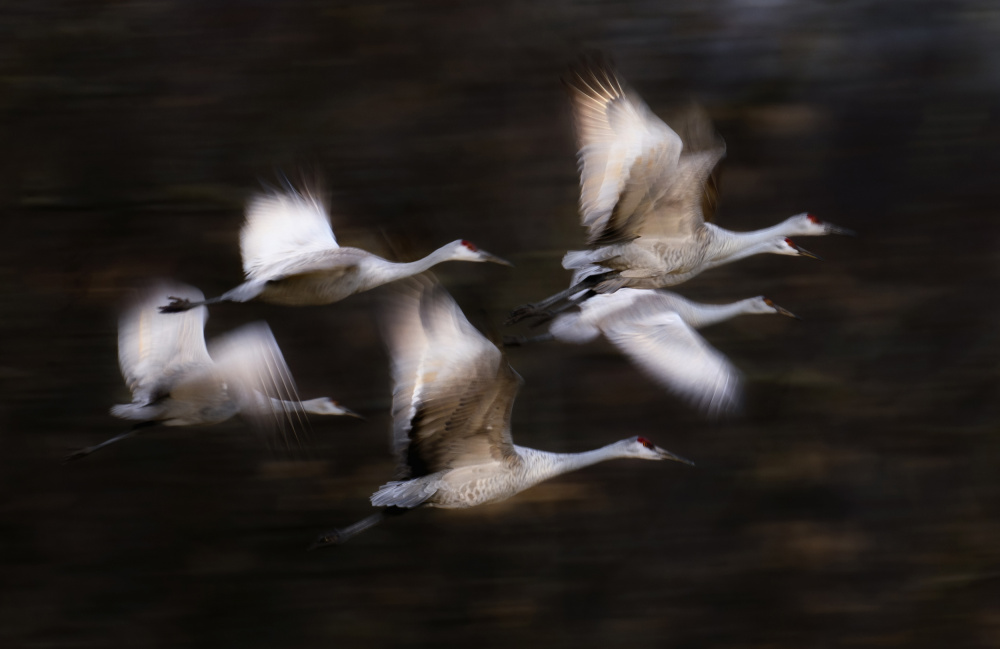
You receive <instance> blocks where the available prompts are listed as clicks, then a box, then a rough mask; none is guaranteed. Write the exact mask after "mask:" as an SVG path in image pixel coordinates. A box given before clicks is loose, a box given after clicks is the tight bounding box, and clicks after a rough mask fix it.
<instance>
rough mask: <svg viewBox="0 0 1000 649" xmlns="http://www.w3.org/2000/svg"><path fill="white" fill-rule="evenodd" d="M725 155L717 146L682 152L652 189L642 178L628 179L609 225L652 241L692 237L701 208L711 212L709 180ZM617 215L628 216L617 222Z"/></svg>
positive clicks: (712, 198)
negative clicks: (618, 224)
mask: <svg viewBox="0 0 1000 649" xmlns="http://www.w3.org/2000/svg"><path fill="white" fill-rule="evenodd" d="M725 154H726V149H725V146H723V145H722V144H721V143H720V145H719V146H717V147H715V148H713V149H709V150H707V151H698V152H696V153H685V154H684V155H682V156H681V157H680V159H679V160H678V161H677V163H676V164H675V165H674V166H673V167H672V168H671V169H670V173H669V174H665V175H663V176H661V178H662V182H660V183H659V184H658V185H656V186H655V187H651V186H650V185H649V184H648V183H647V182H646V181H645V180H644V179H642V178H639V179H636V180H634V181H633V179H632V178H630V179H629V182H628V183H627V184H626V189H625V191H623V193H622V200H621V201H620V202H619V204H618V205H617V206H616V207H615V213H614V214H613V216H612V222H613V223H619V222H620V223H621V225H620V226H619V229H621V230H622V231H628V232H631V233H632V234H633V235H634V236H643V237H648V238H655V239H677V238H687V237H691V236H693V235H694V234H695V233H696V232H697V231H698V229H699V228H700V227H701V225H702V224H703V223H704V222H705V212H704V207H705V206H706V205H708V206H710V207H711V209H712V212H711V213H714V208H715V201H716V199H717V186H716V184H715V182H714V181H712V182H710V180H711V177H712V172H713V170H714V169H715V167H716V166H717V165H718V164H719V161H720V160H722V158H723V157H724V156H725ZM633 188H634V190H635V191H633ZM619 213H621V214H627V215H628V217H627V218H625V219H618V214H619Z"/></svg>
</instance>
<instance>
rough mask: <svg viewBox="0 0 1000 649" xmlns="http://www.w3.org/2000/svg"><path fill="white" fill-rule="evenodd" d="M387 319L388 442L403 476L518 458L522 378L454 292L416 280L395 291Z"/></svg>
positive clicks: (510, 460) (414, 475) (416, 475)
mask: <svg viewBox="0 0 1000 649" xmlns="http://www.w3.org/2000/svg"><path fill="white" fill-rule="evenodd" d="M384 322H385V326H384V330H385V336H386V341H387V344H388V346H389V351H390V354H391V356H392V375H393V382H394V389H393V401H392V415H393V443H394V447H395V450H396V453H397V454H398V456H399V457H400V460H401V464H405V466H404V467H403V468H404V469H407V473H408V475H407V476H405V477H410V478H415V477H419V476H422V475H427V474H430V473H434V472H436V471H441V470H443V469H449V468H456V467H460V466H467V465H470V464H481V463H488V462H499V461H507V462H512V461H516V458H517V453H516V452H515V451H514V447H513V444H512V442H511V439H510V413H511V409H512V407H513V404H514V398H515V396H516V395H517V390H518V388H519V387H520V384H521V380H520V377H519V376H518V375H517V374H516V373H515V372H514V371H513V370H512V369H511V368H510V365H508V363H507V361H506V359H504V357H503V354H502V353H501V352H500V350H499V349H497V348H496V346H495V345H493V344H492V343H491V342H489V341H488V340H487V339H486V338H485V337H484V336H483V335H482V334H481V333H479V331H477V330H476V328H475V327H473V326H472V325H471V324H470V323H469V321H468V320H466V318H465V315H464V314H463V313H462V311H461V309H459V307H458V305H457V304H455V302H454V300H453V299H452V298H451V296H450V295H448V293H447V292H446V291H445V290H444V289H443V288H441V287H440V286H438V285H436V284H433V283H431V282H430V281H429V280H426V279H417V280H415V281H413V282H410V283H409V288H408V289H407V290H404V291H400V293H399V295H398V296H396V299H395V300H394V301H393V302H392V303H391V305H390V306H389V308H388V309H387V312H386V313H385V314H384Z"/></svg>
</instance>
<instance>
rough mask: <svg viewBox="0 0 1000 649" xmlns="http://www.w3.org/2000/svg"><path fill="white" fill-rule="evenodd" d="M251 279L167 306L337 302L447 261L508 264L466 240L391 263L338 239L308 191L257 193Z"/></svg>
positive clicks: (251, 221)
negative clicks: (209, 296)
mask: <svg viewBox="0 0 1000 649" xmlns="http://www.w3.org/2000/svg"><path fill="white" fill-rule="evenodd" d="M240 252H241V254H242V256H243V272H244V274H245V275H246V281H245V282H244V283H242V284H240V285H239V286H237V287H236V288H234V289H232V290H230V291H227V292H226V293H224V294H223V295H221V296H220V297H217V298H212V299H210V300H201V301H197V302H195V301H191V300H187V299H183V298H178V297H177V296H173V297H174V298H177V299H171V301H170V303H169V304H166V305H164V306H163V307H161V309H160V310H161V311H162V312H164V313H177V312H181V311H185V310H187V309H190V308H193V307H195V306H199V305H203V304H214V303H216V302H224V301H229V302H246V301H248V300H254V299H259V300H262V301H264V302H271V303H274V304H285V305H292V306H302V305H316V304H331V303H333V302H338V301H340V300H343V299H344V298H346V297H349V296H351V295H354V294H355V293H361V292H363V291H367V290H369V289H372V288H375V287H376V286H381V285H382V284H387V283H389V282H393V281H395V280H398V279H402V278H404V277H409V276H411V275H415V274H417V273H421V272H423V271H425V270H427V269H429V268H431V267H432V266H434V265H436V264H439V263H441V262H444V261H451V260H456V261H477V262H483V261H490V262H494V263H499V264H504V265H508V266H509V265H510V264H509V263H508V262H506V261H504V260H503V259H500V258H499V257H496V256H495V255H492V254H490V253H488V252H486V251H485V250H480V249H479V248H477V247H476V246H475V245H474V244H472V243H470V242H468V241H465V240H461V239H460V240H456V241H453V242H451V243H449V244H447V245H445V246H442V247H441V248H438V249H437V250H435V251H434V252H432V253H431V254H429V255H427V256H426V257H424V258H423V259H418V260H417V261H414V262H409V263H396V262H391V261H388V260H386V259H383V258H382V257H379V256H378V255H374V254H372V253H370V252H367V251H365V250H361V249H359V248H344V247H341V246H339V245H338V244H337V240H336V238H335V237H334V235H333V229H332V228H331V227H330V216H329V213H328V211H327V208H326V206H325V205H324V204H323V202H322V201H321V200H320V199H319V198H318V197H317V196H316V195H314V194H313V193H311V192H309V191H304V192H298V191H296V190H294V189H291V188H289V189H288V190H287V191H285V192H279V191H273V192H270V193H265V194H258V195H256V196H254V197H253V198H251V200H250V201H249V203H248V204H247V210H246V222H245V223H244V225H243V229H242V230H241V232H240Z"/></svg>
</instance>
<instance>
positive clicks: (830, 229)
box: [823, 221, 858, 237]
mask: <svg viewBox="0 0 1000 649" xmlns="http://www.w3.org/2000/svg"><path fill="white" fill-rule="evenodd" d="M823 227H825V228H826V233H827V234H842V235H844V236H845V237H856V236H858V233H857V232H855V231H854V230H849V229H847V228H842V227H840V226H839V225H834V224H833V223H827V222H825V221H824V222H823Z"/></svg>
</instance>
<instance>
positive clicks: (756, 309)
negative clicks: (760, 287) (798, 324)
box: [750, 295, 802, 320]
mask: <svg viewBox="0 0 1000 649" xmlns="http://www.w3.org/2000/svg"><path fill="white" fill-rule="evenodd" d="M750 307H751V311H750V312H751V313H777V314H778V315H784V316H788V317H789V318H795V319H796V320H801V319H802V318H800V317H799V316H797V315H795V314H794V313H792V312H791V311H789V310H788V309H783V308H782V307H780V306H778V305H777V304H775V303H774V301H773V300H771V298H769V297H764V296H763V295H759V296H757V297H755V298H751V300H750Z"/></svg>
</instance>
